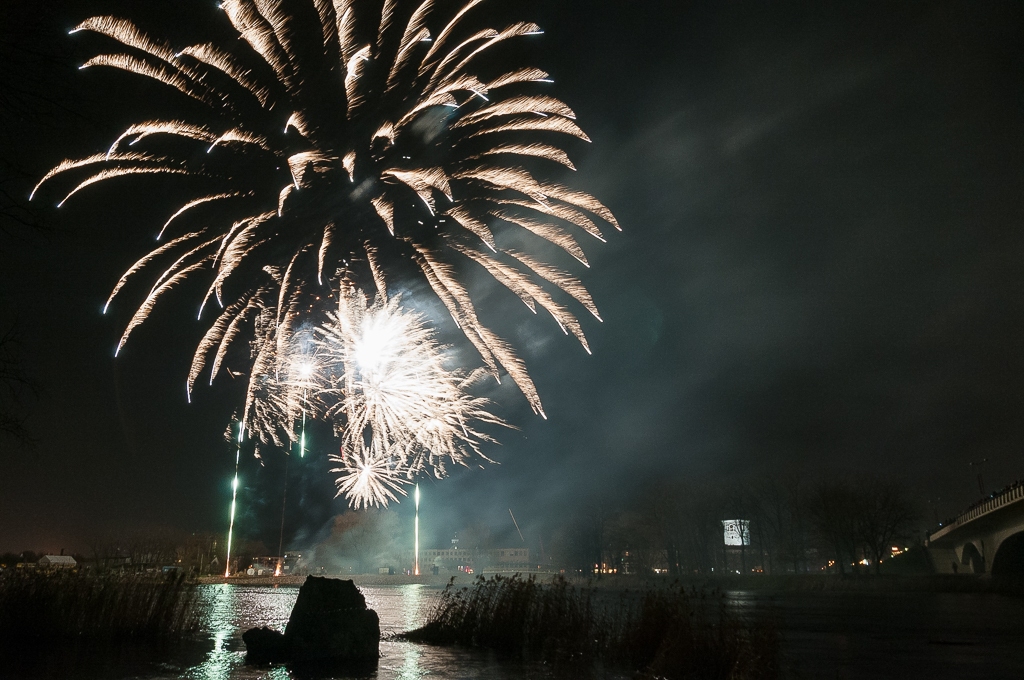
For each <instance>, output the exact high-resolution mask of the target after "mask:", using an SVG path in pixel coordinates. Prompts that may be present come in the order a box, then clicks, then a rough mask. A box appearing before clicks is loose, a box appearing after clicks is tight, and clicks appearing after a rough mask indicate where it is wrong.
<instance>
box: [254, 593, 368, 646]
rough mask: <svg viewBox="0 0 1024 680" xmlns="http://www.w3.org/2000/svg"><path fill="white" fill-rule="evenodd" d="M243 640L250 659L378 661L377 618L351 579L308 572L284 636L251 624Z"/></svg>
mask: <svg viewBox="0 0 1024 680" xmlns="http://www.w3.org/2000/svg"><path fill="white" fill-rule="evenodd" d="M242 640H243V641H244V642H245V647H246V650H247V652H248V657H247V658H248V660H249V661H251V662H254V663H268V662H269V663H277V662H299V663H308V662H331V663H336V662H351V663H358V662H367V661H376V660H377V659H378V658H379V657H380V620H379V619H378V618H377V612H375V611H373V610H372V609H367V608H366V599H365V598H364V597H363V594H362V593H360V592H359V589H358V588H356V585H355V583H353V582H352V581H342V580H340V579H331V578H321V577H318V576H309V577H307V578H306V582H305V583H303V584H302V587H301V588H300V589H299V597H298V598H297V599H296V600H295V606H294V607H293V608H292V613H291V616H290V617H289V618H288V625H287V626H286V627H285V629H284V634H281V633H280V632H278V631H275V630H271V629H269V628H253V629H251V630H248V631H246V632H245V634H244V635H242Z"/></svg>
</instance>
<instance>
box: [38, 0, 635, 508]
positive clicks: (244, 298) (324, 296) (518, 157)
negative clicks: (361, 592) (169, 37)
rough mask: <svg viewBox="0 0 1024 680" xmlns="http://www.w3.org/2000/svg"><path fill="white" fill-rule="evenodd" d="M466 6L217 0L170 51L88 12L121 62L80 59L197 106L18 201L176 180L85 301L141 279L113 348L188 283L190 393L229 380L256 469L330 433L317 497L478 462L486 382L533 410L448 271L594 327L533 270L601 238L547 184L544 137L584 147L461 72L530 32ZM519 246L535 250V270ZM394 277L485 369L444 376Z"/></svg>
mask: <svg viewBox="0 0 1024 680" xmlns="http://www.w3.org/2000/svg"><path fill="white" fill-rule="evenodd" d="M482 1H483V0H470V1H469V2H467V3H466V4H465V5H463V6H462V7H461V9H459V11H457V12H456V13H455V14H454V15H451V16H448V17H443V16H440V12H439V11H437V10H436V8H435V3H434V2H433V0H424V1H422V2H405V1H403V0H383V2H376V3H373V2H369V1H368V0H334V2H329V1H328V0H296V1H295V2H292V3H288V5H287V9H285V6H284V4H283V3H280V2H264V1H262V0H256V1H254V0H223V2H222V3H221V4H220V7H221V9H222V10H223V11H224V13H225V16H226V19H227V21H228V22H229V23H230V24H231V26H232V27H233V28H234V30H235V31H236V33H237V34H238V35H237V37H238V40H234V41H229V42H227V43H226V44H224V45H220V46H219V45H214V44H210V43H204V44H196V45H191V46H184V47H182V48H180V49H176V46H172V45H170V44H169V43H168V42H167V41H163V40H160V39H155V38H151V37H149V36H148V35H147V34H146V33H145V32H144V31H143V30H141V29H140V28H139V27H137V26H135V25H134V24H133V23H132V22H130V21H128V20H124V19H119V18H116V17H93V18H91V19H87V20H86V21H84V22H82V23H81V24H79V25H78V26H77V27H75V29H74V30H73V31H72V33H75V32H81V31H85V32H92V33H97V34H100V35H102V36H104V37H105V38H106V39H108V40H111V41H114V42H115V43H118V44H119V47H120V48H123V50H121V51H119V52H118V53H111V54H101V55H98V56H96V57H93V58H92V59H89V60H88V61H87V62H86V63H85V64H84V65H83V66H82V68H93V67H107V68H114V69H117V70H120V71H125V72H128V73H131V74H134V75H136V76H141V77H146V78H150V79H154V80H156V81H158V82H160V83H162V84H164V85H166V86H168V87H170V88H172V89H174V90H177V91H178V92H180V93H183V94H184V95H185V96H186V97H188V98H190V99H191V100H193V102H199V103H200V104H202V105H205V106H206V107H207V109H208V114H207V115H206V116H203V117H201V118H202V119H201V120H195V119H193V120H183V119H178V118H163V119H157V120H147V121H142V122H139V123H136V124H133V125H130V126H129V127H128V128H127V129H125V130H124V131H123V132H122V133H121V134H120V135H118V136H116V138H115V139H114V141H113V143H112V144H110V145H109V146H108V147H107V149H106V151H105V152H100V153H96V154H94V155H91V156H87V157H85V158H81V159H77V160H75V159H71V160H66V161H63V162H62V163H60V164H59V165H57V166H56V167H55V168H53V169H52V170H51V171H50V172H48V173H47V174H46V175H45V176H44V177H43V178H42V179H41V180H40V182H39V183H38V185H37V186H36V187H35V188H34V189H33V192H32V193H33V196H35V195H36V194H37V193H38V192H40V191H42V190H43V188H44V187H45V186H48V185H50V184H56V183H60V185H61V187H62V188H61V190H60V192H59V196H61V197H62V198H61V200H60V205H63V204H64V203H65V202H66V201H68V200H69V199H71V198H72V197H73V196H75V195H76V194H78V193H79V192H80V191H83V190H86V189H94V187H95V186H97V185H102V184H107V183H108V182H109V181H114V180H116V181H122V180H120V179H119V178H128V177H136V178H137V177H139V176H149V177H158V178H163V179H162V181H165V182H180V183H181V184H180V186H181V192H180V193H181V195H182V198H183V200H182V201H181V202H180V203H179V206H178V207H177V209H175V210H171V211H169V214H168V215H165V216H164V217H163V218H162V219H161V220H160V221H161V222H162V225H160V226H159V229H157V230H156V231H157V232H158V233H157V234H156V235H157V240H158V241H159V240H161V239H164V237H165V236H166V237H167V238H166V240H165V241H164V242H163V243H162V244H161V245H159V246H158V247H156V248H155V249H154V250H153V251H151V252H150V253H149V254H147V255H145V256H143V257H142V258H141V259H139V260H138V262H136V264H135V265H133V266H132V267H131V268H130V269H129V270H128V271H127V272H125V274H124V275H123V276H122V277H121V278H120V280H118V282H117V284H116V286H115V287H114V290H113V292H112V293H111V295H110V299H108V301H107V305H106V306H105V307H104V311H106V309H107V307H109V305H110V304H111V303H112V301H113V300H114V298H115V297H117V296H118V295H122V294H124V292H125V290H132V289H133V285H130V284H132V283H133V281H134V280H135V279H136V278H137V277H138V276H140V275H141V273H142V272H143V271H144V270H145V271H146V272H150V271H154V270H155V271H154V276H153V279H154V281H155V283H154V284H153V285H152V286H151V287H150V289H149V292H148V294H146V295H145V297H144V299H143V301H142V303H141V305H140V306H139V307H138V309H137V311H135V313H134V314H133V316H132V317H131V320H130V322H129V324H128V327H127V329H126V330H125V331H124V334H123V335H122V337H121V339H120V342H119V343H118V347H117V350H118V352H119V351H120V350H121V349H122V348H123V347H124V345H125V343H126V342H127V340H128V337H129V335H130V333H131V332H132V331H133V330H134V329H135V328H136V327H138V326H139V325H140V324H142V323H143V322H145V320H146V319H147V318H148V316H149V314H150V313H151V311H152V309H153V307H154V305H155V304H156V302H157V299H158V298H160V297H161V296H162V295H163V294H164V293H166V292H168V291H169V290H170V289H171V288H172V287H174V286H176V285H178V284H179V283H181V282H182V281H183V280H185V279H186V278H195V277H205V278H206V281H207V284H208V286H207V289H206V293H205V295H204V296H203V299H202V301H201V303H200V305H199V308H198V309H199V311H198V316H199V318H200V319H202V316H203V314H204V312H205V310H206V305H207V303H208V302H211V301H212V304H216V305H217V306H218V307H219V308H220V309H219V310H218V312H217V313H216V316H215V318H214V319H213V320H212V321H210V322H208V323H209V324H210V325H209V327H208V330H207V331H206V333H205V334H204V336H203V338H202V340H201V341H200V343H199V345H198V347H197V349H196V351H195V354H194V357H193V362H192V366H191V369H190V371H189V375H188V378H187V394H188V396H189V399H191V396H192V391H193V387H194V384H195V382H196V380H197V379H198V378H199V376H200V375H201V374H203V373H204V372H205V371H206V369H207V368H209V379H210V382H212V381H213V379H214V378H215V377H216V376H217V375H218V373H219V372H220V369H221V368H225V370H228V372H229V373H231V375H233V376H238V375H245V374H246V373H247V374H248V377H247V380H248V385H247V387H246V403H245V409H244V413H243V416H242V424H243V425H244V426H245V427H246V428H247V429H248V430H249V432H250V438H252V439H254V440H255V441H256V442H257V453H256V455H257V456H258V455H259V448H258V447H259V444H260V443H262V444H264V445H274V446H277V447H280V448H288V447H289V446H290V445H291V444H293V443H298V445H299V451H300V456H301V455H304V453H305V450H306V442H305V429H306V427H305V426H306V421H307V419H314V420H315V419H327V420H329V421H330V422H332V424H333V425H334V428H335V432H336V433H337V434H338V436H339V437H340V439H341V448H340V451H339V453H338V455H337V456H335V457H333V458H332V460H334V462H336V463H338V467H336V468H335V469H334V472H337V473H339V474H340V477H339V478H338V492H339V495H342V494H343V495H345V496H347V497H348V499H349V501H350V504H352V505H354V506H357V507H360V506H363V507H365V506H369V505H386V504H387V503H388V502H389V501H396V500H397V499H398V496H400V495H404V494H405V491H404V489H403V486H405V485H406V484H408V483H409V480H411V479H412V478H413V477H414V476H415V475H417V474H419V473H422V472H431V473H433V474H434V475H436V476H443V475H444V474H445V472H446V466H448V465H453V464H458V465H465V464H467V461H468V460H470V459H472V458H476V457H479V458H481V459H484V460H486V457H485V456H484V455H483V453H482V451H481V445H482V444H483V443H490V442H493V439H492V438H491V437H490V436H489V435H487V434H486V433H485V432H483V431H482V429H481V428H484V429H486V426H492V425H504V423H503V422H502V421H501V420H500V419H499V418H497V417H496V416H494V415H493V414H491V413H490V411H489V410H488V408H489V402H487V400H485V399H481V398H479V397H475V396H473V388H474V385H475V384H476V383H477V382H478V381H479V380H481V379H482V377H483V376H484V375H486V374H487V373H490V374H491V375H493V377H494V378H495V379H499V378H500V377H501V375H502V373H507V374H508V375H509V377H510V378H511V380H512V381H513V383H514V384H515V385H517V386H518V388H519V390H520V391H521V392H522V393H523V394H524V395H525V397H526V399H527V401H528V402H529V404H530V406H531V407H532V408H533V410H534V411H535V412H536V413H538V414H540V415H542V416H543V415H544V410H543V407H542V405H541V400H540V396H539V394H538V391H537V389H536V387H535V386H534V383H533V381H532V379H531V377H530V375H529V373H528V372H527V369H526V366H525V364H524V362H523V361H522V360H521V359H520V358H519V357H518V356H516V354H515V352H514V351H513V349H512V347H511V346H510V345H509V344H508V343H507V342H506V341H505V340H503V339H502V338H500V337H499V336H498V335H497V334H496V333H494V332H493V331H492V330H491V329H490V328H489V327H488V326H487V325H485V323H484V321H483V320H482V319H481V316H480V315H479V314H478V310H477V305H476V304H475V296H476V295H477V292H475V291H470V289H469V288H468V287H467V285H466V284H465V283H464V281H463V280H462V279H463V276H464V272H466V271H468V270H471V269H474V268H478V267H479V268H482V269H483V270H484V271H485V272H487V273H488V274H489V276H490V277H491V278H492V279H493V281H495V282H496V283H497V284H499V285H500V286H503V287H504V288H506V289H507V290H508V291H510V292H511V293H512V294H513V295H515V296H517V297H518V298H519V299H520V300H522V301H523V303H524V304H525V305H526V306H527V307H528V308H529V310H530V311H531V312H533V313H537V310H538V308H540V309H542V310H544V311H545V312H546V313H548V314H550V315H551V317H552V318H553V320H554V321H555V323H556V325H557V326H558V327H559V329H561V330H562V331H563V333H565V334H567V335H569V334H571V335H573V336H574V337H575V338H576V339H577V340H578V341H579V342H580V344H581V345H582V347H583V348H584V349H585V350H586V351H588V352H589V351H590V350H589V347H588V344H587V339H586V337H585V335H584V330H583V327H582V325H581V323H580V322H579V320H578V319H577V317H576V311H574V310H575V308H577V307H582V308H583V309H585V310H586V311H587V312H589V313H590V314H591V315H593V316H594V317H595V318H596V319H598V320H600V316H599V314H598V310H597V307H596V305H595V304H594V301H593V299H592V297H591V296H590V294H589V292H588V291H587V290H586V288H585V287H584V286H583V284H582V282H581V281H580V280H579V279H577V278H576V277H575V276H573V275H572V274H570V273H569V272H567V271H563V269H562V268H561V266H560V265H559V264H557V263H556V262H555V261H554V259H555V258H562V259H565V257H564V255H563V253H564V254H567V255H568V256H570V257H571V258H572V260H571V261H570V264H573V265H575V263H577V262H578V263H580V264H582V265H583V266H585V267H589V266H590V265H589V263H588V260H587V256H586V253H585V252H584V249H583V247H582V246H581V241H580V240H579V239H580V237H584V238H586V237H592V238H594V239H596V240H599V241H604V236H603V234H602V231H601V227H599V224H600V223H601V222H605V223H607V224H609V225H611V226H612V227H613V228H615V229H618V228H619V225H618V223H617V221H616V220H615V217H614V216H613V215H612V213H611V211H609V210H608V208H606V207H605V206H604V205H603V204H601V203H600V202H599V201H598V200H597V199H596V198H594V197H593V196H591V195H590V194H587V193H584V192H581V191H576V190H573V189H570V188H568V187H566V186H563V185H562V184H559V183H557V182H556V181H555V180H556V179H557V176H558V175H560V174H563V173H565V172H566V171H567V170H568V171H572V170H575V166H574V165H573V163H572V161H571V160H570V158H569V154H568V153H567V151H566V149H564V148H563V147H562V146H561V145H560V144H559V140H566V141H568V142H569V143H572V144H579V143H580V142H581V141H583V142H589V141H590V140H589V138H588V137H587V135H586V134H585V133H584V132H583V130H582V129H581V128H580V127H579V125H578V123H577V122H576V114H575V112H574V111H573V110H572V109H571V108H569V107H568V106H567V105H566V104H565V103H563V102H562V101H560V100H558V99H556V98H554V97H552V96H550V95H549V94H547V93H546V92H547V90H548V88H549V86H550V83H551V82H552V81H551V80H550V78H549V77H548V74H547V73H545V72H544V71H542V70H540V69H537V68H531V67H522V66H517V67H514V68H512V69H510V70H508V71H506V72H504V73H501V72H500V71H499V72H497V75H495V72H493V71H492V68H493V66H494V64H495V63H496V62H493V61H488V62H487V68H486V69H484V68H483V67H481V68H480V69H479V70H478V65H480V64H482V63H483V60H484V56H485V55H489V54H492V53H494V54H496V53H497V51H498V50H500V49H502V46H503V45H504V44H506V43H508V42H509V41H515V40H523V39H528V37H529V36H533V35H537V34H539V33H541V30H540V28H539V27H538V26H537V25H535V24H532V23H528V22H519V23H514V24H511V25H509V26H506V27H504V28H490V27H487V28H480V27H475V28H474V27H471V25H470V24H471V20H475V19H479V18H482V17H483V15H481V14H480V12H479V11H476V12H474V11H473V10H474V8H476V7H477V6H478V5H480V4H482ZM497 63H500V62H497ZM483 73H486V74H487V75H486V76H484V75H483ZM189 110H192V111H194V110H195V105H194V104H193V105H191V108H190V109H189ZM578 140H579V141H578ZM129 147H130V148H131V150H130V151H129V150H128V148H129ZM124 181H127V180H124ZM138 181H152V180H142V179H139V180H138ZM197 222H200V223H201V226H199V227H197V226H195V225H196V223H197ZM531 243H533V244H544V243H546V244H550V245H552V246H554V248H547V247H544V248H543V251H542V252H543V253H544V254H545V255H544V256H543V257H542V254H541V253H537V252H534V251H533V249H531V248H530V247H529V244H531ZM513 244H516V247H513ZM523 249H525V250H529V251H530V252H522V251H523ZM549 251H550V252H551V253H552V255H551V256H550V261H549V257H548V256H547V255H546V253H548V252H549ZM408 271H412V272H414V273H418V275H419V276H420V277H422V280H423V281H424V282H426V283H427V284H428V285H429V289H430V290H431V291H433V294H434V295H435V296H436V297H437V299H439V300H440V301H441V302H442V303H443V304H444V306H445V307H446V308H447V309H448V311H449V312H450V314H451V316H452V318H453V320H454V321H455V323H456V325H457V326H458V327H459V329H461V331H462V333H463V334H464V336H465V337H466V339H467V340H469V342H470V343H471V344H472V345H473V346H474V348H475V349H476V350H477V352H478V353H479V355H480V357H481V359H482V361H483V364H484V365H485V366H486V369H477V370H475V371H470V372H462V371H460V370H453V369H451V368H450V367H448V366H447V365H446V359H445V356H446V355H445V348H443V347H441V346H440V345H439V344H438V343H437V341H436V340H435V335H434V331H433V330H432V329H430V328H429V327H428V325H427V323H426V321H425V319H424V318H423V317H422V316H420V315H418V314H417V313H415V312H413V311H411V310H409V309H405V308H403V307H402V305H401V304H400V301H399V298H398V297H390V298H389V297H388V290H389V289H391V290H396V289H398V288H400V287H401V288H403V289H407V288H409V285H408V284H409V283H410V282H408V281H405V280H399V278H398V277H400V276H404V275H405V272H408ZM334 300H337V301H338V305H337V308H336V309H334V308H332V304H331V303H329V301H334ZM240 338H250V339H251V341H250V352H249V355H248V361H247V363H246V364H245V366H244V368H245V369H246V370H244V371H240V370H238V369H237V368H235V369H229V368H228V367H229V366H238V364H239V363H241V362H244V361H245V359H243V358H242V357H240V356H239V354H240V353H239V352H237V351H232V348H233V347H234V346H235V345H236V344H238V342H237V341H238V340H239V339H240Z"/></svg>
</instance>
